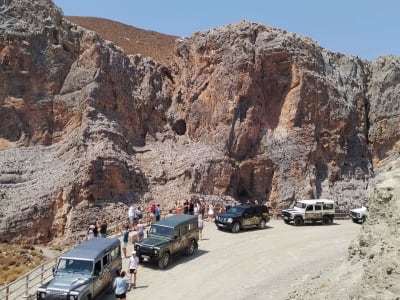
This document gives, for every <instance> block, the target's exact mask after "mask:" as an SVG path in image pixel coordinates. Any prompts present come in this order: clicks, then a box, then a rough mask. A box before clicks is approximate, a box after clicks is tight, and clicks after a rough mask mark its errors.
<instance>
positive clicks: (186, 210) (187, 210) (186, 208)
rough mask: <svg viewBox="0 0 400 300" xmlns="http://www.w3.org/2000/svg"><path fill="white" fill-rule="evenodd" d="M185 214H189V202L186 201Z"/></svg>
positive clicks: (184, 203) (184, 204)
mask: <svg viewBox="0 0 400 300" xmlns="http://www.w3.org/2000/svg"><path fill="white" fill-rule="evenodd" d="M183 213H184V214H188V213H189V201H188V200H187V199H186V200H185V202H183Z"/></svg>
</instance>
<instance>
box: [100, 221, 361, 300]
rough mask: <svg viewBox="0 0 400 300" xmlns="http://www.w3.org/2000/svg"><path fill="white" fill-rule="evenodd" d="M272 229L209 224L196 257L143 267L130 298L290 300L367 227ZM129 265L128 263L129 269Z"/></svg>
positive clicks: (279, 225)
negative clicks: (221, 227) (222, 227)
mask: <svg viewBox="0 0 400 300" xmlns="http://www.w3.org/2000/svg"><path fill="white" fill-rule="evenodd" d="M268 225H269V226H268V228H267V229H264V230H257V229H255V230H246V231H243V232H240V233H238V234H232V233H230V232H224V231H219V230H217V229H216V227H215V225H214V224H213V223H207V222H206V227H205V229H204V231H203V237H204V239H203V240H201V241H200V243H199V249H198V250H197V252H196V253H195V254H194V256H192V257H186V256H184V255H182V256H179V257H177V258H176V259H175V260H174V261H173V263H172V264H171V265H170V266H169V267H168V268H167V269H166V270H159V269H158V268H157V267H156V266H155V265H144V266H143V265H141V267H140V268H139V270H138V279H137V288H136V289H135V290H132V291H130V292H129V293H128V299H246V298H251V299H274V300H279V299H289V296H288V295H289V293H290V292H292V291H294V290H297V291H298V290H301V287H302V286H307V284H308V283H310V282H311V281H313V280H314V279H317V278H319V277H320V276H321V274H324V273H326V272H331V271H332V270H333V269H334V268H335V266H338V265H340V264H341V263H342V262H344V261H346V257H347V248H348V246H349V244H350V241H351V240H352V239H354V238H355V237H356V236H357V234H358V233H359V231H360V228H361V226H359V225H357V224H354V223H352V222H351V221H348V220H344V221H342V220H339V221H336V223H335V224H334V225H330V226H322V225H306V226H301V227H294V226H291V225H286V224H284V223H283V222H282V221H280V220H272V221H271V222H270V223H268ZM130 247H131V246H130ZM128 251H131V248H129V249H128ZM129 253H130V252H129ZM127 265H128V260H127V259H125V260H124V269H125V270H126V269H127ZM292 295H293V294H292ZM104 299H106V300H110V299H114V297H113V296H112V295H107V296H106V297H105V298H104ZM291 299H293V298H292V297H291Z"/></svg>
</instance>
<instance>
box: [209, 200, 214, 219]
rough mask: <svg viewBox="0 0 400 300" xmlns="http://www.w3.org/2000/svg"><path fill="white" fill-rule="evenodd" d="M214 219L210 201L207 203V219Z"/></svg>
mask: <svg viewBox="0 0 400 300" xmlns="http://www.w3.org/2000/svg"><path fill="white" fill-rule="evenodd" d="M213 220H214V206H213V205H212V203H210V204H209V205H208V221H211V222H212V221H213Z"/></svg>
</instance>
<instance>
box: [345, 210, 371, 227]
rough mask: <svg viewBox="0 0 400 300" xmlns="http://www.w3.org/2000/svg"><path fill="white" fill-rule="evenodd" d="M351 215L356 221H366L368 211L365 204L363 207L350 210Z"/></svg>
mask: <svg viewBox="0 0 400 300" xmlns="http://www.w3.org/2000/svg"><path fill="white" fill-rule="evenodd" d="M349 215H350V217H351V219H352V220H353V222H354V223H361V224H362V223H364V222H365V219H366V218H367V215H368V211H367V208H366V207H365V206H362V207H361V208H354V209H352V210H350V213H349Z"/></svg>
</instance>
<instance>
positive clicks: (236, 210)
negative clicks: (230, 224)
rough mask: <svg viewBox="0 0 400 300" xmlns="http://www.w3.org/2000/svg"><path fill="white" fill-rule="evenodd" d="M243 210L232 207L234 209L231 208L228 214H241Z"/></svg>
mask: <svg viewBox="0 0 400 300" xmlns="http://www.w3.org/2000/svg"><path fill="white" fill-rule="evenodd" d="M243 210H244V208H243V207H238V206H234V207H231V208H230V209H229V210H228V213H230V214H242V212H243Z"/></svg>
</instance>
